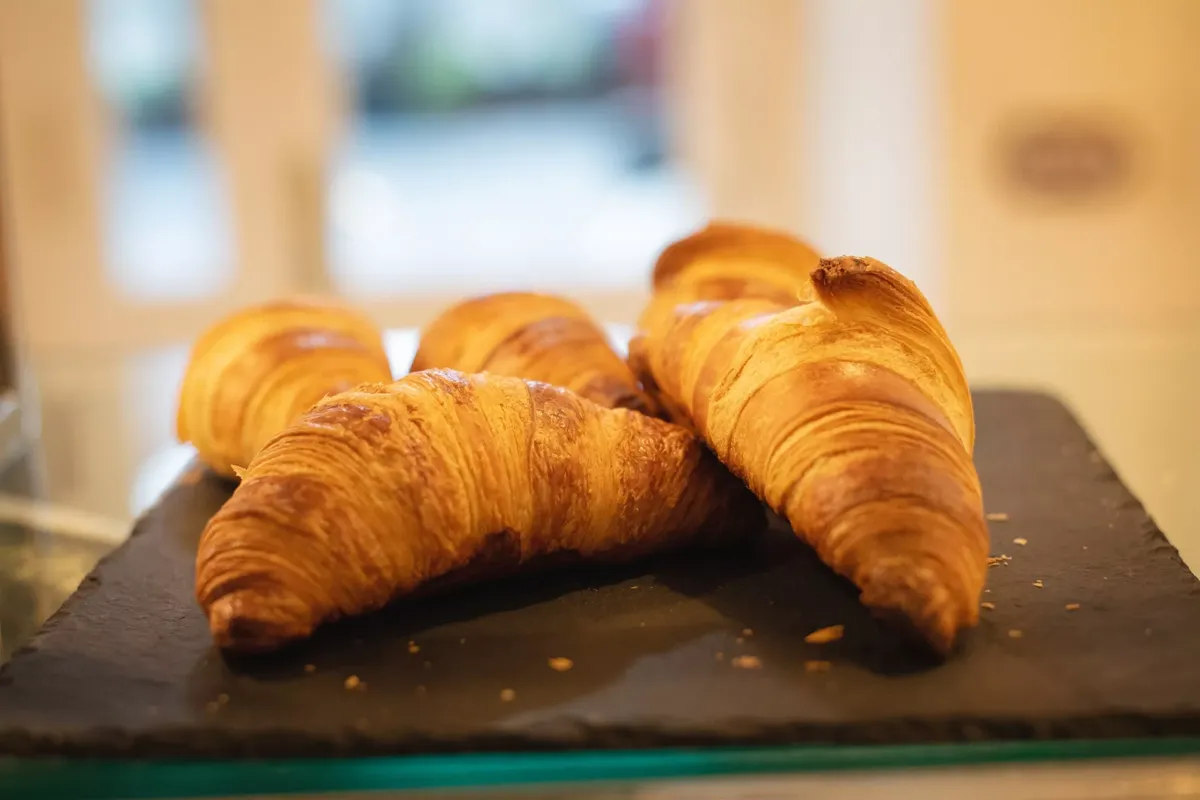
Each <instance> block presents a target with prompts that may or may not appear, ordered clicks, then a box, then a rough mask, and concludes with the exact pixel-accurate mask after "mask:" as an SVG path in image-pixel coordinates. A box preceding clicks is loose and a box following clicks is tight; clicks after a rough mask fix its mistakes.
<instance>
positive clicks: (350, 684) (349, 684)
mask: <svg viewBox="0 0 1200 800" xmlns="http://www.w3.org/2000/svg"><path fill="white" fill-rule="evenodd" d="M342 685H343V686H345V687H346V689H348V690H349V691H354V690H355V689H366V688H367V684H365V683H363V682H362V681H361V680H359V679H358V676H357V675H351V676H350V677H349V678H346V681H345V682H344V683H343V684H342Z"/></svg>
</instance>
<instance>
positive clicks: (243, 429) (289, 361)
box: [176, 300, 392, 477]
mask: <svg viewBox="0 0 1200 800" xmlns="http://www.w3.org/2000/svg"><path fill="white" fill-rule="evenodd" d="M391 377H392V375H391V369H390V367H389V366H388V359H387V353H386V352H385V351H384V347H383V339H382V336H381V335H380V332H379V330H378V329H377V328H376V327H375V326H374V325H373V324H372V323H371V321H370V320H368V319H367V318H365V317H363V316H362V315H360V314H358V313H357V312H355V311H352V310H350V309H348V308H345V307H342V306H339V305H336V304H333V303H330V302H324V301H315V300H314V301H309V300H293V301H280V302H274V303H269V304H265V305H259V306H254V307H251V308H247V309H245V310H243V311H240V312H238V313H236V314H233V315H231V316H229V317H227V318H225V319H223V320H221V321H219V322H218V323H217V324H215V325H214V326H213V327H211V328H210V329H208V330H207V331H206V332H205V333H204V334H203V335H202V336H201V337H200V338H199V340H198V341H197V342H196V344H195V346H194V347H193V348H192V353H191V357H190V359H189V362H188V366H187V370H186V372H185V374H184V378H183V386H182V388H181V390H180V397H179V411H178V416H177V418H176V429H177V432H178V435H179V440H180V441H183V442H191V443H192V444H193V445H195V447H196V450H197V452H198V453H199V455H200V458H201V460H202V461H204V463H205V464H207V465H208V466H209V467H210V468H212V469H213V470H214V471H215V472H217V473H219V474H221V475H224V476H226V477H233V476H234V475H235V473H236V472H237V470H236V469H235V468H236V467H244V466H245V465H246V464H248V463H250V459H251V458H253V457H254V454H255V453H257V452H258V451H259V450H260V449H261V448H262V446H263V445H264V444H266V442H267V440H268V439H270V438H271V437H272V436H274V435H275V434H276V433H278V432H279V431H281V430H282V429H283V428H284V427H285V426H287V425H288V423H290V422H292V421H293V420H294V419H296V417H298V416H299V415H300V413H301V412H303V411H304V410H305V409H307V408H309V407H310V406H312V405H313V404H314V403H315V402H317V401H318V400H320V399H321V398H322V397H324V396H325V395H327V394H331V393H334V392H338V391H341V390H343V389H348V388H350V387H352V386H355V385H357V384H359V383H366V382H379V381H388V380H391Z"/></svg>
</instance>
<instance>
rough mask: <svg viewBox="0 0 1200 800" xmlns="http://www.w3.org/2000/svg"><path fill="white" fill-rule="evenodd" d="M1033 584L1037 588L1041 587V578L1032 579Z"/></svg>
mask: <svg viewBox="0 0 1200 800" xmlns="http://www.w3.org/2000/svg"><path fill="white" fill-rule="evenodd" d="M1033 585H1034V586H1036V587H1037V588H1039V589H1041V588H1042V581H1041V579H1040V578H1039V579H1038V580H1036V581H1034V582H1033Z"/></svg>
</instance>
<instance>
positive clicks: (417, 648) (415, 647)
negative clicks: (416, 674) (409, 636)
mask: <svg viewBox="0 0 1200 800" xmlns="http://www.w3.org/2000/svg"><path fill="white" fill-rule="evenodd" d="M408 652H410V653H419V652H421V645H419V644H417V643H416V642H409V643H408Z"/></svg>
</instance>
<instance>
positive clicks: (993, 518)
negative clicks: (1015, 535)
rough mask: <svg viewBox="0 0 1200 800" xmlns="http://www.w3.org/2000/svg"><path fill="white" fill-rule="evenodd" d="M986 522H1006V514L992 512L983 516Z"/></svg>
mask: <svg viewBox="0 0 1200 800" xmlns="http://www.w3.org/2000/svg"><path fill="white" fill-rule="evenodd" d="M983 516H984V517H985V518H986V519H987V521H988V522H1008V514H1005V513H1004V512H1003V511H993V512H991V513H989V514H984V515H983Z"/></svg>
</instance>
